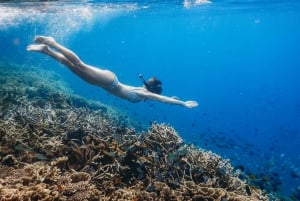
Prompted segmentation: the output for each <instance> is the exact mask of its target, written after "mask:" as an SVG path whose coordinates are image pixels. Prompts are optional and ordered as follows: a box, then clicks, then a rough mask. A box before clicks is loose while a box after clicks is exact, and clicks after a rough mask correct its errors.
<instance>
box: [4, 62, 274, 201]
mask: <svg viewBox="0 0 300 201" xmlns="http://www.w3.org/2000/svg"><path fill="white" fill-rule="evenodd" d="M0 66H1V68H3V69H5V70H4V71H3V72H2V71H1V72H0V83H1V86H0V200H131V201H132V200H209V201H210V200H216V201H244V200H249V201H258V200H268V198H267V196H265V195H264V193H263V191H261V190H259V189H258V188H256V187H254V186H250V185H248V184H247V182H246V181H242V180H240V179H239V178H238V173H237V172H235V171H234V169H233V167H232V166H231V165H230V163H229V161H227V160H225V159H223V158H221V157H220V156H218V155H216V154H214V153H212V152H209V151H205V150H202V149H199V148H196V147H193V146H191V145H185V144H184V143H183V141H182V139H181V138H180V137H179V135H178V133H177V132H176V131H175V129H174V128H172V127H171V126H169V125H166V124H158V123H153V124H152V125H151V126H150V128H149V129H148V130H147V131H143V132H141V133H140V132H137V130H139V129H140V127H139V126H140V124H139V123H136V122H134V121H132V120H130V119H128V118H126V116H125V115H123V114H121V113H119V112H116V111H115V110H113V109H112V108H110V107H108V106H105V105H103V104H101V103H98V102H91V101H87V100H84V99H83V98H80V97H77V96H74V95H71V94H70V93H71V92H70V91H69V90H67V89H66V87H65V86H64V84H63V83H62V82H58V81H57V80H61V79H60V78H58V77H57V75H55V74H53V73H50V74H49V73H48V72H47V74H49V77H48V78H47V79H43V80H42V79H40V75H42V74H45V72H43V71H41V70H38V69H35V68H31V67H25V66H24V67H22V66H21V67H20V66H16V65H12V64H0ZM20 72H22V73H20ZM33 72H34V73H33ZM21 74H22V77H21V76H20V75H21ZM48 83H51V85H49V84H48ZM135 128H137V129H135Z"/></svg>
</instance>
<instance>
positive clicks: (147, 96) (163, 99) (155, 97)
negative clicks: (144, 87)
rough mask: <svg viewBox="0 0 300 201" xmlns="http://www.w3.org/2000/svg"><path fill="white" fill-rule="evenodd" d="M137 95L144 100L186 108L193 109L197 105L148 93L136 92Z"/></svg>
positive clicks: (193, 102) (194, 102)
mask: <svg viewBox="0 0 300 201" xmlns="http://www.w3.org/2000/svg"><path fill="white" fill-rule="evenodd" d="M137 95H139V96H140V97H142V98H144V99H146V100H156V101H160V102H165V103H170V104H176V105H182V106H185V107H187V108H193V107H197V106H198V103H197V102H196V101H182V100H179V99H176V98H173V97H168V96H163V95H159V94H155V93H151V92H148V91H138V92H137Z"/></svg>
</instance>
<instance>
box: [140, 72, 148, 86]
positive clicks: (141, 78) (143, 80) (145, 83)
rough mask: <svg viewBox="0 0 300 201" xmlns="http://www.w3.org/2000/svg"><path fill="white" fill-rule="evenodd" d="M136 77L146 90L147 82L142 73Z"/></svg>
mask: <svg viewBox="0 0 300 201" xmlns="http://www.w3.org/2000/svg"><path fill="white" fill-rule="evenodd" d="M138 76H139V78H140V80H141V81H142V83H143V84H144V85H145V86H146V88H148V87H149V86H148V84H147V82H146V81H145V79H144V77H143V75H142V73H139V74H138Z"/></svg>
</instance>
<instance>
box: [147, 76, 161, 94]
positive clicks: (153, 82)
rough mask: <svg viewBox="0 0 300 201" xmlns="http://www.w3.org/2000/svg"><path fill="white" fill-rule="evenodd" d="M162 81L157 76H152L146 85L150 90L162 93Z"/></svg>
mask: <svg viewBox="0 0 300 201" xmlns="http://www.w3.org/2000/svg"><path fill="white" fill-rule="evenodd" d="M161 85H162V82H161V81H160V80H158V79H156V77H152V78H150V79H149V80H148V81H147V84H146V85H145V86H146V88H147V90H148V91H151V92H152V93H156V94H161V92H162V86H161Z"/></svg>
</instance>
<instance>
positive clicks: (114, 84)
mask: <svg viewBox="0 0 300 201" xmlns="http://www.w3.org/2000/svg"><path fill="white" fill-rule="evenodd" d="M118 86H119V80H118V79H117V77H116V76H115V77H114V80H113V82H112V83H111V85H110V86H109V88H110V89H117V88H118Z"/></svg>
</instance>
